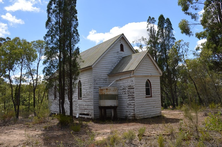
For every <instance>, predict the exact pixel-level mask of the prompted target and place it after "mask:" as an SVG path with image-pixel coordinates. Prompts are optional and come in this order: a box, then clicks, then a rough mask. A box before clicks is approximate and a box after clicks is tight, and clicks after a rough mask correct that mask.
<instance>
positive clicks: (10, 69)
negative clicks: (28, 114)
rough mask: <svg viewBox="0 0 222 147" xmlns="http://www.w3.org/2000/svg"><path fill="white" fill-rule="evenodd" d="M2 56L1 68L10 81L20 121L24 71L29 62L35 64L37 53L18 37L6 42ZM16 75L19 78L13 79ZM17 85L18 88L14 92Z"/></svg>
mask: <svg viewBox="0 0 222 147" xmlns="http://www.w3.org/2000/svg"><path fill="white" fill-rule="evenodd" d="M1 55H2V62H1V64H2V65H1V67H3V70H4V77H5V78H6V79H8V81H9V84H10V89H11V99H12V102H13V105H14V111H15V114H16V118H17V119H18V118H19V106H20V96H21V85H22V82H23V81H24V70H26V68H27V63H28V62H33V61H34V60H35V59H36V57H37V55H36V51H35V50H34V49H33V48H32V45H31V43H29V42H27V41H26V40H25V39H22V40H21V39H20V38H18V37H16V38H14V39H12V40H11V41H7V42H5V43H4V44H3V45H2V46H1ZM15 73H18V77H17V78H13V77H14V74H15ZM15 83H16V85H17V86H16V89H15V90H14V84H15Z"/></svg>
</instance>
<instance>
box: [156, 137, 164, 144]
mask: <svg viewBox="0 0 222 147" xmlns="http://www.w3.org/2000/svg"><path fill="white" fill-rule="evenodd" d="M157 141H158V144H159V147H164V139H163V136H162V135H160V136H159V137H158V140H157Z"/></svg>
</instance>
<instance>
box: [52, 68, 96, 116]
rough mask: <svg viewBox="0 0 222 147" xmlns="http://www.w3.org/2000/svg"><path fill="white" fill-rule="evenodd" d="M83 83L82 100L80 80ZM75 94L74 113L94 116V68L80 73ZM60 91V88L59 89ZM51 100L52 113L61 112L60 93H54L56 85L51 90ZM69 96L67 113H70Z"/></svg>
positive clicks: (66, 100) (66, 104)
mask: <svg viewBox="0 0 222 147" xmlns="http://www.w3.org/2000/svg"><path fill="white" fill-rule="evenodd" d="M79 80H80V81H81V83H82V100H78V81H79ZM74 86H75V88H74V94H73V115H74V116H77V115H80V114H83V115H84V117H90V118H93V117H94V113H93V80H92V70H91V69H90V70H86V71H83V72H81V73H80V75H79V77H78V80H76V83H75V85H74ZM57 91H58V90H57ZM49 101H50V111H51V113H59V93H58V92H56V98H55V93H54V87H53V88H51V89H50V90H49ZM69 105H70V103H69V100H68V96H67V95H66V97H65V111H66V115H69V114H70V109H69Z"/></svg>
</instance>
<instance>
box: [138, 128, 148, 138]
mask: <svg viewBox="0 0 222 147" xmlns="http://www.w3.org/2000/svg"><path fill="white" fill-rule="evenodd" d="M145 131H146V128H145V127H142V128H140V129H139V130H138V138H139V141H141V140H142V138H143V135H144V133H145Z"/></svg>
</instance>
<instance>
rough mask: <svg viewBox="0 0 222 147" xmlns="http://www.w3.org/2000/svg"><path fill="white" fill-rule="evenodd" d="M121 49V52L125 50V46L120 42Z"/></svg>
mask: <svg viewBox="0 0 222 147" xmlns="http://www.w3.org/2000/svg"><path fill="white" fill-rule="evenodd" d="M120 51H121V52H124V46H123V44H122V43H121V44H120Z"/></svg>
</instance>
